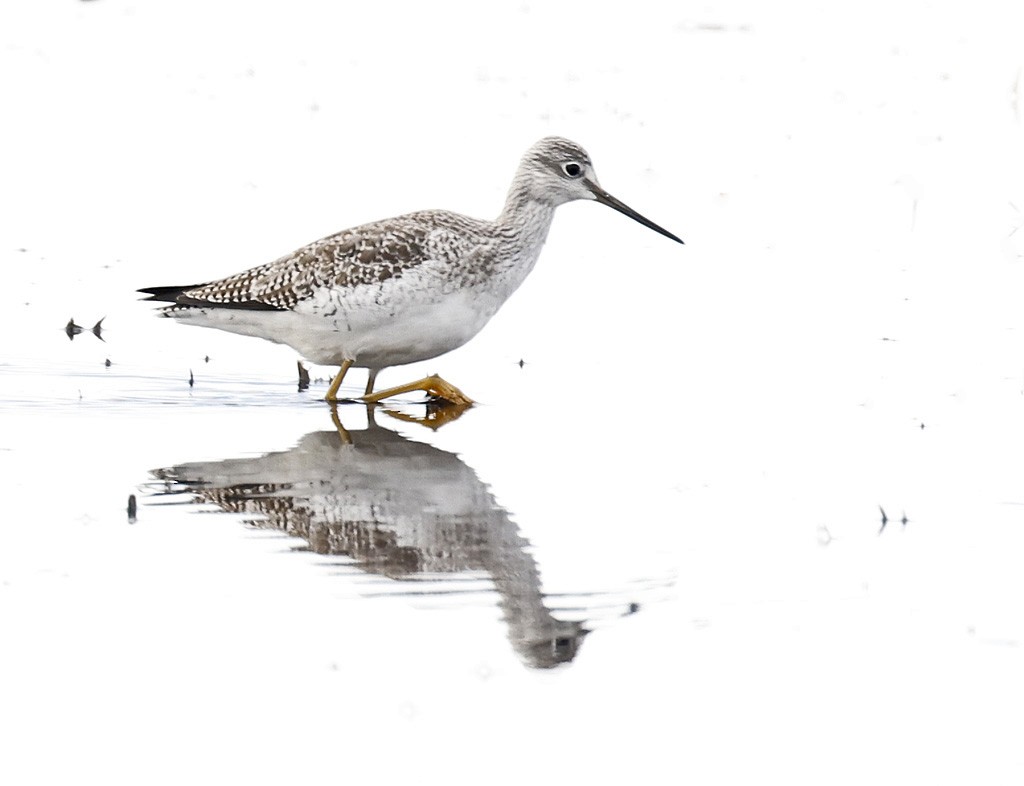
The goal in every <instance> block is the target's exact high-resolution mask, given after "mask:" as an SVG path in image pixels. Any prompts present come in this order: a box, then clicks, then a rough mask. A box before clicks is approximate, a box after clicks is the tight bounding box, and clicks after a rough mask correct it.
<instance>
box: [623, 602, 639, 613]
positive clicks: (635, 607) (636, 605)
mask: <svg viewBox="0 0 1024 786" xmlns="http://www.w3.org/2000/svg"><path fill="white" fill-rule="evenodd" d="M638 611H640V604H639V603H637V602H636V601H635V600H634V601H633V602H632V603H630V604H629V606H628V607H627V609H626V614H636V613H637V612H638Z"/></svg>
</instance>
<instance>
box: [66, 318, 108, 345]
mask: <svg viewBox="0 0 1024 786" xmlns="http://www.w3.org/2000/svg"><path fill="white" fill-rule="evenodd" d="M103 319H106V317H103ZM103 319H101V320H100V321H99V322H97V323H96V324H95V325H93V326H92V327H91V328H90V329H89V332H90V333H92V334H93V335H94V336H96V338H98V339H99V340H100V341H103V340H104V339H103V335H102V334H103ZM64 332H65V333H67V334H68V338H69V339H71V340H72V341H74V340H75V336H77V335H78V334H79V333H84V332H85V328H84V327H82V326H81V325H76V324H75V318H74V317H71V319H69V320H68V323H67V324H66V325H65V326H64Z"/></svg>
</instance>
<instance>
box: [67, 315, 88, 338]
mask: <svg viewBox="0 0 1024 786" xmlns="http://www.w3.org/2000/svg"><path fill="white" fill-rule="evenodd" d="M83 330H85V328H83V327H82V326H81V325H76V324H75V318H74V317H71V319H69V320H68V323H67V324H66V325H65V326H64V332H65V333H67V334H68V338H69V339H70V340H71V341H74V340H75V336H77V335H78V334H79V333H81V332H82V331H83Z"/></svg>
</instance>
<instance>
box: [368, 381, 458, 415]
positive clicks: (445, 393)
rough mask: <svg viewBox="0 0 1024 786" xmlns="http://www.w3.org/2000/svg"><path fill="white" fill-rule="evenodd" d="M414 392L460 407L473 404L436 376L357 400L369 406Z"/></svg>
mask: <svg viewBox="0 0 1024 786" xmlns="http://www.w3.org/2000/svg"><path fill="white" fill-rule="evenodd" d="M414 390H422V391H425V392H426V393H429V394H430V395H431V396H433V397H435V398H440V399H444V400H445V401H448V402H450V403H452V404H457V405H459V406H462V407H468V406H470V405H471V404H473V399H471V398H470V397H469V396H467V395H466V394H465V393H463V392H462V391H461V390H459V389H458V388H457V387H455V385H453V384H451V383H450V382H445V381H444V380H443V379H441V377H439V376H437V374H431V375H430V376H429V377H424V378H423V379H420V380H417V381H416V382H410V383H408V384H407V385H398V386H397V387H393V388H388V389H387V390H382V391H380V392H379V393H371V394H369V395H367V396H363V397H362V398H360V399H359V400H360V401H365V402H366V403H368V404H371V403H374V402H377V401H383V400H384V399H386V398H391V397H392V396H399V395H401V394H402V393H412V392H413V391H414Z"/></svg>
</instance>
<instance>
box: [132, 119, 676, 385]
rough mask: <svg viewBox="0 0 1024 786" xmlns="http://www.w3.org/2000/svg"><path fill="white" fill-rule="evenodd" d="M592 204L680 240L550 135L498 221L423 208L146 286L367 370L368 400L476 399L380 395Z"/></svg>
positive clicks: (519, 275)
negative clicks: (560, 219)
mask: <svg viewBox="0 0 1024 786" xmlns="http://www.w3.org/2000/svg"><path fill="white" fill-rule="evenodd" d="M576 199H593V200H595V201H597V202H600V203H601V204H603V205H607V206H608V207H612V208H615V209H616V210H618V211H619V212H620V213H624V214H625V215H627V216H629V217H630V218H632V219H634V220H636V221H638V222H640V223H641V224H643V225H644V226H646V227H649V228H650V229H653V230H654V231H656V232H659V233H661V234H662V235H664V236H665V237H668V238H671V239H672V240H675V241H676V242H678V243H682V242H683V241H682V240H680V239H679V238H678V237H676V236H675V235H673V234H672V233H671V232H669V231H668V230H666V229H663V228H662V227H660V226H658V225H657V224H655V223H654V222H653V221H650V220H649V219H647V218H644V217H643V216H642V215H640V214H639V213H637V212H636V211H635V210H633V209H632V208H630V207H628V206H627V205H625V204H623V203H622V202H620V201H619V200H618V199H616V198H615V197H613V196H612V195H611V194H609V193H608V192H607V191H605V190H604V189H603V188H601V186H600V185H599V184H598V182H597V176H596V175H595V174H594V168H593V165H592V164H591V162H590V156H589V155H587V152H586V151H585V150H584V149H583V148H582V147H580V146H579V145H577V144H576V143H575V142H570V141H569V140H568V139H562V138H560V137H546V138H544V139H542V140H540V141H539V142H537V143H536V144H535V145H534V146H533V147H531V148H530V149H529V150H527V151H526V155H524V156H523V159H522V161H521V162H520V164H519V169H518V170H517V171H516V174H515V177H514V178H513V180H512V187H511V188H510V189H509V193H508V198H507V199H506V201H505V207H504V209H503V210H502V211H501V214H500V215H499V216H498V217H497V219H495V220H494V221H481V220H479V219H476V218H469V217H467V216H463V215H459V214H458V213H450V212H448V211H446V210H423V211H420V212H417V213H409V214H407V215H404V216H398V217H396V218H389V219H385V220H384V221H376V222H374V223H371V224H364V225H363V226H359V227H354V228H353V229H346V230H344V231H342V232H339V233H337V234H335V235H330V236H329V237H325V238H323V239H321V240H317V241H316V242H314V243H310V244H309V245H308V246H304V247H302V248H300V249H298V250H297V251H294V252H292V253H291V254H288V255H286V256H283V257H281V258H280V259H278V260H276V261H274V262H270V263H268V264H265V265H261V266H260V267H254V268H252V269H250V270H246V271H244V272H242V273H238V274H236V275H234V276H229V277H228V278H222V279H219V280H217V281H208V282H206V283H205V284H189V285H187V286H164V287H149V288H147V289H141V290H139V291H140V292H144V293H146V294H148V295H149V296H150V297H149V298H147V300H159V301H165V302H170V303H172V304H173V305H171V306H168V307H166V308H164V309H162V311H161V313H162V315H163V316H167V317H173V318H174V319H177V320H179V321H180V322H183V323H185V324H189V325H198V326H201V327H214V328H218V329H220V330H226V331H229V332H231V333H240V334H242V335H245V336H256V337H258V338H265V339H267V340H269V341H273V342H275V343H278V344H287V345H288V346H290V347H292V348H293V349H295V350H297V351H298V352H299V353H300V354H301V355H302V356H303V357H305V358H306V359H307V360H311V361H313V362H314V363H318V364H321V365H325V366H340V367H341V370H340V371H339V372H338V375H337V376H336V377H335V378H334V381H333V382H332V383H331V386H330V388H329V389H328V391H327V396H326V398H327V400H328V401H336V400H337V398H338V390H339V388H340V387H341V382H342V380H343V379H344V377H345V373H346V372H347V371H348V369H349V368H351V367H353V366H355V367H356V368H365V369H368V370H369V379H368V381H367V384H366V392H365V395H364V396H363V397H362V400H363V401H366V402H374V401H380V400H382V399H384V398H387V397H389V396H394V395H398V394H400V393H406V392H409V391H413V390H423V391H426V392H428V393H430V394H431V395H433V396H437V397H439V398H443V399H447V400H449V401H453V402H455V403H461V404H469V403H472V402H471V401H470V399H469V398H468V397H466V395H465V394H464V393H462V392H461V391H459V390H458V388H455V387H454V386H452V385H450V384H449V383H447V382H445V381H444V380H443V379H441V378H440V377H437V376H431V377H427V378H425V379H422V380H418V381H417V382H412V383H409V384H408V385H400V386H398V387H394V388H389V389H387V390H382V391H379V392H377V393H374V392H373V385H374V381H375V380H376V377H377V374H378V372H379V371H380V370H381V369H383V368H386V367H388V366H400V365H403V364H405V363H414V362H416V361H420V360H429V359H430V358H434V357H437V356H438V355H442V354H444V353H445V352H448V351H450V350H453V349H455V348H456V347H460V346H462V345H463V344H465V343H466V342H467V341H469V340H470V339H471V338H473V336H475V335H476V334H477V333H478V332H480V330H481V328H483V326H484V325H486V324H487V322H488V320H490V318H491V317H493V316H494V315H495V313H497V311H498V309H499V308H501V305H502V304H503V303H504V302H505V301H506V300H507V299H508V297H509V296H510V295H511V294H512V293H513V292H515V290H516V289H517V288H518V287H519V285H520V284H522V283H523V280H524V279H525V278H526V276H527V275H529V273H530V271H531V270H532V269H533V266H534V264H536V262H537V257H538V256H539V255H540V250H541V246H543V245H544V240H545V238H546V237H547V234H548V229H549V228H550V226H551V219H552V217H553V216H554V212H555V208H556V207H558V206H559V205H561V204H564V203H566V202H572V201H573V200H576Z"/></svg>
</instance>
